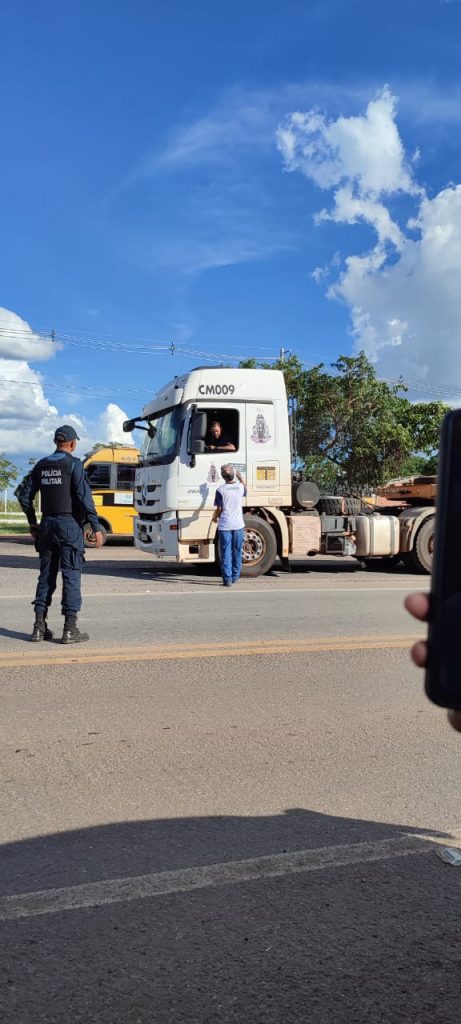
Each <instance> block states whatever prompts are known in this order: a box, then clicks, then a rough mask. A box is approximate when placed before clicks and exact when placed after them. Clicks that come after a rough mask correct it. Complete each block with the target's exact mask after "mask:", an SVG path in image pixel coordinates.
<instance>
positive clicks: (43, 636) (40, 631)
mask: <svg viewBox="0 0 461 1024" xmlns="http://www.w3.org/2000/svg"><path fill="white" fill-rule="evenodd" d="M30 639H31V640H32V643H34V644H39V643H40V642H41V641H42V640H52V639H53V634H52V632H51V629H48V626H47V622H46V616H45V615H43V614H41V613H40V612H36V613H35V622H34V628H33V630H32V634H31V638H30Z"/></svg>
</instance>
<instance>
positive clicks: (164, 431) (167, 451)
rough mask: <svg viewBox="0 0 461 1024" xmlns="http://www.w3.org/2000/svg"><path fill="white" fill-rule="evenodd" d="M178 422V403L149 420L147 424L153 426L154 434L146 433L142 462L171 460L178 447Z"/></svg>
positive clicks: (179, 412)
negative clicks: (150, 435) (152, 435)
mask: <svg viewBox="0 0 461 1024" xmlns="http://www.w3.org/2000/svg"><path fill="white" fill-rule="evenodd" d="M180 422H181V407H180V406H179V405H177V406H175V408H174V409H170V410H169V411H168V412H165V413H163V415H160V416H157V417H156V418H155V419H150V420H149V424H150V425H151V426H152V427H154V428H155V436H154V437H149V434H146V438H145V441H144V445H143V448H142V452H141V459H142V461H143V462H155V463H159V462H172V460H173V459H174V457H175V455H176V453H177V451H178V447H179V427H180Z"/></svg>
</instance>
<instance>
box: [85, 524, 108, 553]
mask: <svg viewBox="0 0 461 1024" xmlns="http://www.w3.org/2000/svg"><path fill="white" fill-rule="evenodd" d="M98 530H100V531H101V533H102V543H103V544H105V543H106V540H107V530H106V529H105V527H104V526H103V525H102V523H100V524H99V526H98ZM83 543H84V545H85V547H86V548H95V547H96V540H95V536H94V533H93V530H92V529H91V526H90V524H89V523H86V525H85V526H84V527H83Z"/></svg>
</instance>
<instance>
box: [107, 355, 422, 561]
mask: <svg viewBox="0 0 461 1024" xmlns="http://www.w3.org/2000/svg"><path fill="white" fill-rule="evenodd" d="M215 422H218V423H219V424H220V426H221V430H222V436H223V437H224V438H225V440H226V447H225V448H220V447H219V442H218V444H214V443H213V441H215V438H214V437H212V434H211V430H210V428H211V425H212V424H213V423H215ZM135 429H139V430H141V431H143V432H144V442H143V445H142V448H141V451H140V458H139V466H138V468H137V470H136V477H135V489H134V507H135V511H136V518H135V520H134V539H135V544H136V547H137V548H138V549H139V550H141V551H144V552H146V553H148V554H150V555H152V556H154V557H155V558H159V559H167V560H172V559H175V560H176V561H178V562H184V563H193V562H208V563H214V562H216V561H219V545H218V543H217V536H216V524H215V523H214V522H213V519H212V514H213V508H214V498H215V491H216V487H217V486H218V484H219V483H220V482H221V467H222V466H223V465H224V464H226V463H229V462H231V463H232V464H233V465H234V466H235V467H236V469H238V470H239V471H240V472H241V473H242V475H243V476H244V478H245V481H246V489H247V493H246V498H245V507H244V521H245V533H244V546H243V570H242V575H243V576H251V577H255V576H259V575H261V574H263V573H267V572H269V570H270V569H271V568H272V566H273V565H274V563H275V561H276V560H277V559H280V560H281V561H282V563H284V564H288V562H289V559H290V558H292V559H296V560H299V559H304V558H306V559H307V558H310V557H312V556H314V555H316V554H325V555H331V556H338V557H344V556H347V555H349V556H350V555H352V556H354V557H355V558H357V559H359V560H360V561H361V562H364V563H366V564H371V565H372V564H378V560H379V564H382V563H383V562H384V560H386V561H387V562H389V561H390V560H396V559H399V558H403V559H404V560H405V561H406V562H407V564H412V565H414V566H415V568H417V569H418V570H420V571H423V572H429V571H430V568H431V562H432V544H433V526H434V511H435V509H434V505H433V504H432V505H430V504H426V505H423V504H421V505H419V506H416V507H415V506H414V505H413V506H412V505H411V504H409V503H408V502H406V501H404V500H403V499H402V500H401V501H400V504H399V502H398V501H397V502H396V506H395V507H393V506H391V507H386V509H385V510H382V509H380V510H377V509H376V508H373V507H372V506H368V505H367V504H366V502H363V501H362V500H361V499H360V498H352V497H342V496H337V495H327V496H325V495H324V496H321V495H320V492H319V490H318V488H317V487H316V485H315V483H313V482H312V481H310V480H306V479H303V476H302V474H301V473H299V472H294V471H293V452H292V443H291V440H292V438H291V434H292V430H291V423H290V416H289V411H288V403H287V396H286V389H285V381H284V377H283V373H282V372H281V371H280V370H263V369H227V368H225V367H222V366H219V367H197V368H196V369H194V370H191V371H190V372H189V373H186V374H184V375H182V376H178V377H175V378H174V379H173V380H172V381H170V382H169V383H168V384H166V385H165V386H164V387H162V388H161V389H160V390H159V391H158V393H157V394H156V395H155V397H154V398H153V399H152V401H150V402H148V403H147V404H146V405H145V406H144V408H143V409H142V410H141V413H140V415H139V416H137V417H135V418H133V419H130V420H126V421H125V423H124V430H125V431H126V432H130V433H131V432H132V431H133V430H135ZM215 433H216V431H215Z"/></svg>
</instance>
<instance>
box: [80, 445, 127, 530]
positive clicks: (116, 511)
mask: <svg viewBox="0 0 461 1024" xmlns="http://www.w3.org/2000/svg"><path fill="white" fill-rule="evenodd" d="M138 462H139V449H138V448H133V447H132V445H110V444H108V445H104V446H103V445H96V447H95V448H93V449H92V451H91V452H89V453H88V455H85V457H84V459H83V465H84V467H85V472H86V475H87V478H88V482H89V485H90V487H91V490H92V492H93V500H94V504H95V507H96V512H97V513H98V519H99V529H100V530H101V533H102V535H103V543H104V544H105V543H106V540H107V537H108V536H111V537H132V536H133V520H134V517H135V515H136V512H135V509H134V505H133V490H134V478H135V473H136V466H137V465H138ZM84 537H85V545H86V547H88V548H91V547H94V544H95V541H94V534H93V531H92V529H91V526H90V525H89V524H88V525H87V526H85V528H84Z"/></svg>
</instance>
